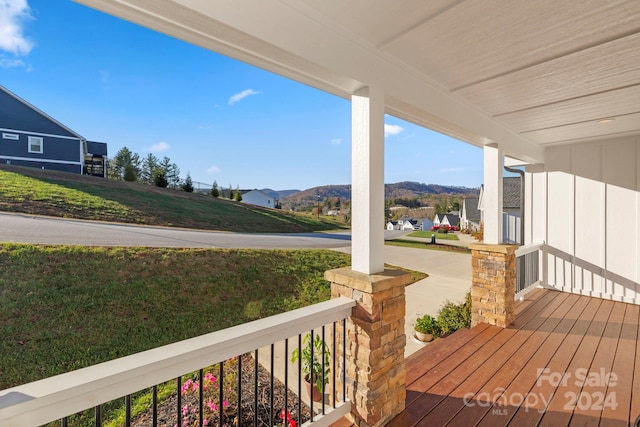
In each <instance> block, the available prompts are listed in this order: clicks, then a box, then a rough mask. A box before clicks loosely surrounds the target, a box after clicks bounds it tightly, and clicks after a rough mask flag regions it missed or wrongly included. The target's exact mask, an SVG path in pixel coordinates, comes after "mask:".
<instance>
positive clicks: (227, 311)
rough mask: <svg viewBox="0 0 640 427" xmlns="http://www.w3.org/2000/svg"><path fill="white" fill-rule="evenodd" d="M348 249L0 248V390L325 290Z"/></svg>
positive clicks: (318, 296) (285, 306) (304, 300)
mask: <svg viewBox="0 0 640 427" xmlns="http://www.w3.org/2000/svg"><path fill="white" fill-rule="evenodd" d="M349 263H350V257H349V256H348V255H345V254H341V253H337V252H332V251H323V250H306V251H283V250H205V249H192V250H174V249H152V248H84V247H75V246H34V245H17V244H2V245H0V266H1V268H2V272H3V274H2V275H0V325H1V326H0V335H1V336H2V337H3V339H2V340H1V341H0V354H2V358H0V389H4V388H7V387H12V386H15V385H18V384H22V383H26V382H30V381H35V380H37V379H41V378H45V377H49V376H52V375H56V374H60V373H62V372H66V371H70V370H74V369H78V368H81V367H85V366H89V365H93V364H96V363H100V362H104V361H107V360H110V359H114V358H117V357H122V356H125V355H128V354H132V353H136V352H139V351H143V350H147V349H150V348H154V347H158V346H161V345H164V344H168V343H171V342H175V341H179V340H184V339H187V338H190V337H194V336H197V335H201V334H204V333H208V332H212V331H216V330H219V329H223V328H227V327H230V326H234V325H237V324H240V323H244V322H247V321H250V320H255V319H258V318H261V317H266V316H270V315H273V314H277V313H281V312H284V311H287V310H292V309H295V308H299V307H302V306H306V305H309V304H313V303H316V302H320V301H324V300H327V299H329V297H330V289H329V283H328V282H326V281H325V280H324V278H323V274H324V271H325V270H328V269H332V268H337V267H342V266H345V265H349Z"/></svg>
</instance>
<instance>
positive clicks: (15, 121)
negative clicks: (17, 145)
mask: <svg viewBox="0 0 640 427" xmlns="http://www.w3.org/2000/svg"><path fill="white" fill-rule="evenodd" d="M0 128H3V129H13V130H16V131H27V132H33V133H39V134H48V135H60V136H66V137H71V138H78V139H85V138H84V137H83V136H82V135H80V134H78V133H76V132H74V131H73V130H71V129H69V128H68V127H67V126H65V125H63V124H62V123H60V122H59V121H57V120H56V119H54V118H53V117H51V116H49V115H48V114H47V113H45V112H43V111H41V110H39V109H38V108H36V107H34V106H33V105H31V104H29V103H28V102H27V101H25V100H24V99H22V98H20V97H19V96H18V95H16V94H14V93H13V92H11V91H9V90H8V89H7V88H5V87H3V86H0Z"/></svg>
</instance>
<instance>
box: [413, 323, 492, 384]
mask: <svg viewBox="0 0 640 427" xmlns="http://www.w3.org/2000/svg"><path fill="white" fill-rule="evenodd" d="M488 326H489V325H486V324H484V325H478V327H476V328H473V329H466V328H465V329H461V330H458V331H456V332H455V333H453V334H452V335H451V336H449V337H447V338H446V343H445V339H444V338H442V339H437V340H435V341H434V342H432V343H430V344H428V345H426V346H425V347H424V348H422V349H420V350H419V351H417V352H415V353H413V354H412V355H410V356H409V357H407V359H406V360H405V369H406V371H407V384H411V383H412V382H414V381H415V380H417V379H418V378H420V377H421V376H422V375H424V373H425V372H426V371H428V370H429V369H431V368H433V367H434V366H435V365H437V364H438V363H440V362H442V361H443V360H445V359H446V358H447V357H449V356H450V355H451V354H453V353H455V352H456V351H457V350H458V349H459V348H460V347H462V346H464V345H465V344H467V343H468V342H469V341H471V340H472V339H473V338H474V337H475V336H477V335H478V334H480V333H481V332H482V331H483V330H485V329H486V328H487V327H488Z"/></svg>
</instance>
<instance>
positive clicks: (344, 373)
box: [342, 318, 347, 402]
mask: <svg viewBox="0 0 640 427" xmlns="http://www.w3.org/2000/svg"><path fill="white" fill-rule="evenodd" d="M342 401H343V402H346V401H347V319H346V318H344V319H342Z"/></svg>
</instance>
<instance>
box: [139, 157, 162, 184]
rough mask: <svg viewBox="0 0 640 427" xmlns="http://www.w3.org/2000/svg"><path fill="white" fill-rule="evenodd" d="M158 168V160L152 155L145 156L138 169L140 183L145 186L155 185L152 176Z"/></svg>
mask: <svg viewBox="0 0 640 427" xmlns="http://www.w3.org/2000/svg"><path fill="white" fill-rule="evenodd" d="M158 166H159V164H158V158H157V157H156V156H154V155H153V153H149V154H147V157H145V158H144V160H143V161H142V166H141V168H140V181H141V182H144V183H145V184H155V182H154V176H153V174H154V172H155V170H156V168H158Z"/></svg>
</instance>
